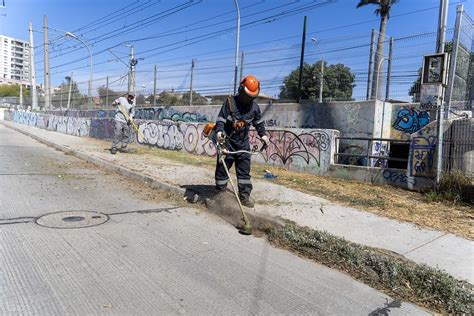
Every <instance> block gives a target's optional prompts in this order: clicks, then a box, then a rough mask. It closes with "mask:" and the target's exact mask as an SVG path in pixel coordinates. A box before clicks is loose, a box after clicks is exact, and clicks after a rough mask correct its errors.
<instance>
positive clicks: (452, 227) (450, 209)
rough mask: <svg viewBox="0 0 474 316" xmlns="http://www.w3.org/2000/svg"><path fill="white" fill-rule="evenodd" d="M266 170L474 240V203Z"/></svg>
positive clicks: (335, 197)
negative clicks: (465, 203)
mask: <svg viewBox="0 0 474 316" xmlns="http://www.w3.org/2000/svg"><path fill="white" fill-rule="evenodd" d="M137 153H138V154H149V155H156V156H159V157H161V158H165V159H169V160H172V161H175V162H180V163H184V164H190V165H198V166H202V167H207V168H214V166H215V163H216V159H215V158H213V157H205V156H196V155H190V154H187V153H184V152H179V151H171V150H161V149H158V148H156V147H153V148H147V147H143V146H139V148H138V150H137ZM265 170H270V171H271V172H272V173H273V174H275V175H277V176H278V178H277V179H275V180H272V181H273V182H274V183H277V184H281V185H284V186H287V187H289V188H292V189H296V190H298V191H301V192H305V193H308V194H312V195H316V196H319V197H323V198H326V199H328V200H330V201H332V202H335V203H339V204H342V205H346V206H352V207H357V208H359V209H363V210H366V211H369V212H372V213H375V214H379V215H382V216H385V217H389V218H394V219H398V220H402V221H407V222H411V223H415V224H417V225H419V226H421V227H426V228H432V229H436V230H441V231H445V232H449V233H453V234H456V235H459V236H462V237H465V238H468V239H471V240H474V230H473V229H472V226H473V219H474V210H473V209H472V208H471V207H470V206H467V205H459V204H453V203H449V202H446V201H430V199H429V198H427V197H426V196H425V195H424V194H421V193H417V192H412V191H407V190H404V189H401V188H396V187H392V186H389V185H375V184H370V183H366V182H359V181H354V180H344V179H338V178H329V177H322V176H315V175H310V174H303V173H299V172H295V171H288V170H285V169H282V168H276V167H271V166H268V165H263V164H256V163H254V164H253V166H252V176H253V177H254V178H260V179H261V178H262V177H263V174H264V173H265Z"/></svg>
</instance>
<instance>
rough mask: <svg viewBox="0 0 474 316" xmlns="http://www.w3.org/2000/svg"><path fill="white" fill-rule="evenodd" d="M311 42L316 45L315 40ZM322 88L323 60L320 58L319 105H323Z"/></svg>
mask: <svg viewBox="0 0 474 316" xmlns="http://www.w3.org/2000/svg"><path fill="white" fill-rule="evenodd" d="M311 41H312V42H313V43H314V45H316V39H315V38H314V37H311ZM323 88H324V58H323V57H322V56H321V74H320V78H319V103H323Z"/></svg>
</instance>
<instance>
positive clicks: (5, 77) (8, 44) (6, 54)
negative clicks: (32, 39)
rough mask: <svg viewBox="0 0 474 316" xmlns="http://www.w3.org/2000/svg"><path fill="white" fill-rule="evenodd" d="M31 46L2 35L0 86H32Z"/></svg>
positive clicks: (0, 37)
mask: <svg viewBox="0 0 474 316" xmlns="http://www.w3.org/2000/svg"><path fill="white" fill-rule="evenodd" d="M29 78H30V44H29V42H25V41H22V40H18V39H14V38H11V37H8V36H4V35H0V84H18V83H20V82H21V83H22V84H23V85H24V86H29V85H30V81H29Z"/></svg>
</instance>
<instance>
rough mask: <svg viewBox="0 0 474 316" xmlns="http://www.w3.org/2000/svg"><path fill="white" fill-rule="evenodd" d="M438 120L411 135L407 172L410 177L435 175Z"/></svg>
mask: <svg viewBox="0 0 474 316" xmlns="http://www.w3.org/2000/svg"><path fill="white" fill-rule="evenodd" d="M436 143H437V133H436V121H435V122H432V123H430V124H428V125H427V126H425V127H423V128H422V129H420V130H418V131H417V132H415V133H413V134H412V135H411V142H410V155H409V158H408V170H407V174H408V176H410V177H433V176H434V174H435V166H436V156H435V153H436Z"/></svg>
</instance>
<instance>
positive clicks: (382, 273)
mask: <svg viewBox="0 0 474 316" xmlns="http://www.w3.org/2000/svg"><path fill="white" fill-rule="evenodd" d="M266 233H267V236H268V239H269V241H270V242H271V243H272V244H274V245H277V246H280V247H282V248H285V249H289V250H292V251H295V252H297V253H298V254H299V255H301V256H304V257H308V258H310V259H313V260H315V261H317V262H320V263H322V264H325V265H327V266H329V267H335V268H338V269H339V270H342V271H345V272H347V273H349V274H351V275H352V276H353V277H354V278H356V279H359V280H361V281H363V282H364V283H366V284H368V285H369V286H372V287H374V288H377V289H379V290H382V291H384V292H386V293H387V294H389V295H391V296H393V297H395V298H398V299H403V300H407V301H411V302H413V303H416V304H419V305H421V306H425V307H428V308H430V309H435V310H436V311H438V312H442V313H451V314H463V313H467V314H469V313H471V312H472V310H471V308H472V306H473V294H474V293H473V286H472V285H471V284H470V283H468V282H466V281H460V280H457V279H455V278H453V277H452V276H451V275H449V274H447V273H446V272H443V271H440V270H438V269H434V268H431V267H428V266H426V265H422V264H416V263H414V262H412V261H410V260H408V259H406V258H404V257H402V256H399V255H396V254H393V253H390V252H388V251H383V250H379V249H376V248H370V247H365V246H361V245H357V244H354V243H351V242H349V241H346V240H345V239H343V238H339V237H336V236H333V235H331V234H329V233H326V232H319V231H316V230H312V229H309V228H302V227H299V226H297V225H295V224H293V223H288V224H287V225H286V226H285V227H283V228H269V229H267V231H266Z"/></svg>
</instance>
